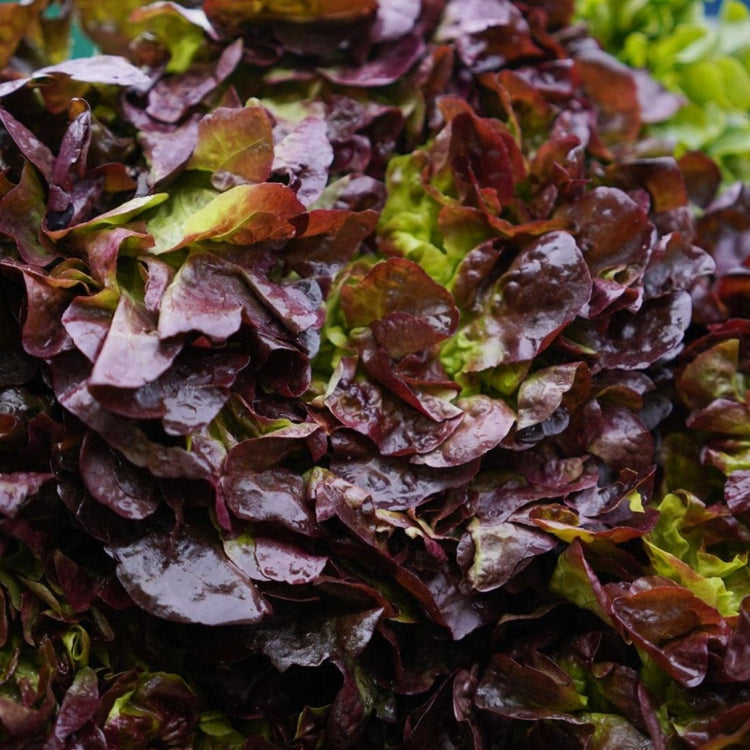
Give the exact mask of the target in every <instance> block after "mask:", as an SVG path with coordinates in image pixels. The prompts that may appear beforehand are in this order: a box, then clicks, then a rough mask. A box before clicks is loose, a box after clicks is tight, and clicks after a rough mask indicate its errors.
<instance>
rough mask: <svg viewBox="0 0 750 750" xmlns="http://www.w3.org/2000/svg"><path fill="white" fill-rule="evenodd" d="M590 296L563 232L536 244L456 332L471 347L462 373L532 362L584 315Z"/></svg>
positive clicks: (583, 269)
mask: <svg viewBox="0 0 750 750" xmlns="http://www.w3.org/2000/svg"><path fill="white" fill-rule="evenodd" d="M542 268H543V269H544V274H542V273H540V269H542ZM590 294H591V281H590V275H589V270H588V268H587V266H586V263H585V261H584V258H583V255H582V254H581V251H580V250H579V249H578V247H577V245H576V242H575V240H574V239H573V238H572V237H571V236H570V235H569V234H566V233H563V232H556V233H551V234H548V235H546V236H544V237H542V238H541V239H539V240H537V241H536V242H534V243H533V244H531V245H530V246H529V247H527V248H526V249H525V250H523V251H522V252H521V253H520V254H519V255H518V256H517V257H516V258H515V260H514V261H513V263H512V264H511V267H510V269H509V270H508V271H507V273H505V274H504V275H503V276H502V277H501V278H500V279H499V280H498V281H497V282H496V284H495V285H494V286H493V287H492V290H491V291H490V292H489V294H488V295H487V300H486V302H485V303H484V306H483V307H484V309H483V311H482V312H483V314H482V315H481V316H480V317H479V318H477V319H476V320H475V321H474V322H472V323H470V324H469V326H468V327H467V328H466V329H464V330H463V331H462V332H461V333H462V335H463V336H464V337H465V338H466V340H467V342H468V343H469V344H470V346H471V347H472V352H471V355H470V359H469V361H468V363H467V365H466V369H467V370H468V371H469V372H478V371H481V370H487V369H489V368H492V367H496V366H497V365H499V364H512V363H515V362H523V361H527V360H530V359H532V358H533V357H535V356H536V355H537V354H539V352H541V351H543V350H544V349H545V348H546V347H548V346H549V345H550V344H551V343H552V340H553V339H554V338H555V336H556V335H558V334H559V333H560V331H561V330H562V329H563V328H564V327H565V326H566V325H567V324H568V323H570V322H571V321H572V320H573V319H574V318H575V317H576V315H578V314H580V313H581V312H582V311H583V309H584V307H585V306H586V305H587V303H588V301H589V296H590Z"/></svg>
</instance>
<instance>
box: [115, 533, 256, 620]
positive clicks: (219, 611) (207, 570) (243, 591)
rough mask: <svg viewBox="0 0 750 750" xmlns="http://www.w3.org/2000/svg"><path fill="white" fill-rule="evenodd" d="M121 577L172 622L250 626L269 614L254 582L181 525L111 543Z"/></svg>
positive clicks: (142, 603)
mask: <svg viewBox="0 0 750 750" xmlns="http://www.w3.org/2000/svg"><path fill="white" fill-rule="evenodd" d="M112 555H113V557H114V558H115V560H116V561H117V577H118V578H119V580H120V583H122V585H123V586H124V588H125V590H126V591H127V592H128V594H129V595H130V596H131V597H132V598H133V601H135V602H136V603H137V604H138V605H139V606H141V607H142V608H143V609H145V610H146V611H148V612H150V613H151V614H153V615H156V616H157V617H161V618H163V619H165V620H169V621H171V622H184V623H200V624H203V625H214V626H215V625H250V624H254V623H257V622H260V621H261V620H262V619H264V618H265V617H267V616H268V615H270V614H271V607H270V605H269V604H268V602H267V601H266V600H265V599H264V598H263V597H262V595H261V594H260V593H259V591H258V590H257V588H256V587H255V584H253V583H252V581H251V580H250V579H249V578H248V577H246V576H245V575H244V574H243V573H241V572H240V570H239V569H238V568H237V567H236V566H235V565H234V564H233V563H232V562H231V561H230V560H229V558H227V557H226V555H225V554H224V552H223V551H222V550H221V549H220V548H219V547H217V546H215V545H214V544H212V543H209V542H207V541H204V540H203V539H202V538H200V537H198V536H195V535H193V534H191V533H190V532H189V531H188V530H183V531H181V532H179V533H178V534H173V535H170V534H165V533H163V532H158V531H152V532H149V533H147V534H145V535H144V536H142V537H140V538H139V539H138V540H137V541H135V542H132V543H130V544H126V545H118V546H114V547H113V548H112Z"/></svg>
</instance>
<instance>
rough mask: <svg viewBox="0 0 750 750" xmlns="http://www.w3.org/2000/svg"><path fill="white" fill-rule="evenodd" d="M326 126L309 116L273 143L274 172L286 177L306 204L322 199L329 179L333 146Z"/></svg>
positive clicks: (303, 203) (309, 204)
mask: <svg viewBox="0 0 750 750" xmlns="http://www.w3.org/2000/svg"><path fill="white" fill-rule="evenodd" d="M327 127H328V126H327V124H326V123H325V122H324V121H323V120H321V119H319V118H317V117H307V118H305V119H304V120H302V121H301V122H300V123H298V124H297V125H296V126H295V127H294V128H292V130H290V131H289V132H288V133H284V136H283V138H281V140H279V141H278V142H277V143H276V145H275V146H274V153H273V164H272V170H273V172H274V174H279V175H282V176H284V177H286V178H287V180H288V184H289V187H291V188H292V190H294V192H295V193H296V194H297V198H298V199H299V201H300V203H302V205H304V206H307V207H309V206H311V205H312V204H313V203H315V201H317V200H318V198H320V196H321V194H322V193H323V189H324V188H325V186H326V184H327V182H328V170H329V167H330V166H331V164H332V162H333V148H332V147H331V143H330V141H329V140H328V136H327V134H326V131H327Z"/></svg>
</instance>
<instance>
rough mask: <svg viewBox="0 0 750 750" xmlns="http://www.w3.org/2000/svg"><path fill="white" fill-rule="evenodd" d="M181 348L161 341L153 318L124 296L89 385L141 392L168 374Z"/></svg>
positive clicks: (100, 351) (179, 343) (178, 343)
mask: <svg viewBox="0 0 750 750" xmlns="http://www.w3.org/2000/svg"><path fill="white" fill-rule="evenodd" d="M181 348H182V343H181V342H179V341H170V342H163V341H161V340H160V339H159V338H158V337H157V335H156V321H155V320H154V319H153V317H152V316H151V315H149V313H148V312H147V311H146V310H145V309H144V308H143V307H141V306H140V305H138V304H137V303H136V302H135V301H134V300H133V299H132V298H131V297H130V296H129V295H128V294H122V295H121V296H120V301H119V302H118V304H117V309H116V310H115V313H114V316H113V318H112V323H111V325H110V327H109V331H108V333H107V336H106V338H105V339H104V343H103V344H102V347H101V349H100V350H99V354H98V356H97V358H96V361H95V362H94V368H93V370H92V371H91V376H90V378H89V385H90V386H91V387H99V386H104V387H113V388H139V387H141V386H143V385H145V384H146V383H149V382H151V381H153V380H156V379H157V378H158V377H159V376H160V375H161V374H162V373H163V372H164V371H165V370H167V369H168V368H169V367H170V365H171V364H172V363H173V362H174V359H175V357H176V356H177V354H178V353H179V351H180V349H181Z"/></svg>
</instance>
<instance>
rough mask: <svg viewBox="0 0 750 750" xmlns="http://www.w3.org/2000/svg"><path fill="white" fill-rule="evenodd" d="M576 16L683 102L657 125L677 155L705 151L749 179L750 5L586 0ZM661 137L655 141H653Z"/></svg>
mask: <svg viewBox="0 0 750 750" xmlns="http://www.w3.org/2000/svg"><path fill="white" fill-rule="evenodd" d="M576 17H577V18H579V19H581V20H583V21H585V22H586V24H587V25H588V27H589V30H590V32H591V33H592V34H593V35H594V36H595V37H596V38H597V39H598V40H599V41H600V42H601V43H602V44H604V46H605V47H606V48H607V49H608V50H610V51H611V52H612V53H613V54H615V55H616V56H617V57H618V58H619V59H620V60H621V61H622V62H624V63H626V64H627V65H630V66H632V67H634V68H645V69H648V70H649V72H650V73H651V74H652V75H653V76H654V77H655V78H656V79H657V80H658V81H660V82H661V83H662V84H663V85H664V86H666V87H667V88H668V89H669V90H670V91H672V92H675V93H677V94H679V95H680V96H681V97H682V98H683V100H684V106H683V107H681V108H680V110H679V111H678V112H677V113H675V115H674V116H673V117H671V118H669V119H668V120H667V121H666V122H663V123H660V124H658V125H656V126H654V127H653V128H651V129H650V136H651V138H654V139H657V140H658V141H662V142H663V143H666V144H668V147H670V148H674V149H675V150H676V152H677V153H678V154H682V153H684V152H688V151H700V152H702V153H704V154H708V155H710V156H711V158H712V159H714V160H715V161H716V163H717V164H718V165H719V167H720V168H721V170H722V173H723V175H724V177H725V179H726V180H727V181H728V182H731V181H733V180H749V179H750V115H749V114H748V111H750V9H748V6H747V4H746V3H744V2H740V1H739V0H723V2H722V3H721V7H720V9H719V14H718V16H717V17H707V16H706V15H705V13H704V3H703V2H701V0H649V2H619V0H603V2H600V1H599V0H579V1H578V2H577V3H576ZM653 146H654V144H652V145H651V147H653Z"/></svg>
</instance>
